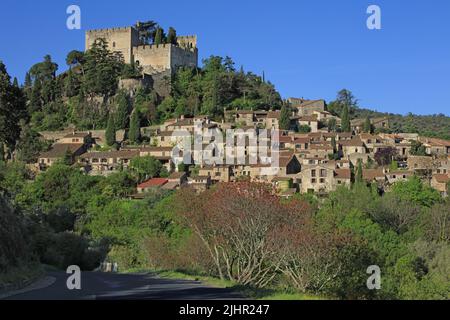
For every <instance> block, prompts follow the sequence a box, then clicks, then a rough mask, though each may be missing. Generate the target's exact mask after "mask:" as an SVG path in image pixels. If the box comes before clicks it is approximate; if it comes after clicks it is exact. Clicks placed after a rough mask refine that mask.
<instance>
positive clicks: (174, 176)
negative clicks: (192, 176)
mask: <svg viewBox="0 0 450 320" xmlns="http://www.w3.org/2000/svg"><path fill="white" fill-rule="evenodd" d="M185 175H186V172H174V173H172V174H171V175H170V176H169V178H167V179H169V180H178V179H181V178H182V177H184V176H185Z"/></svg>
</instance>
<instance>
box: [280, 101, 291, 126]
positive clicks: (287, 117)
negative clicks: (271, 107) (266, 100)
mask: <svg viewBox="0 0 450 320" xmlns="http://www.w3.org/2000/svg"><path fill="white" fill-rule="evenodd" d="M290 127H291V113H290V110H289V107H288V106H286V105H284V106H283V107H281V112H280V129H281V130H289V129H290Z"/></svg>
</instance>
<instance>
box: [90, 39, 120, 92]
mask: <svg viewBox="0 0 450 320" xmlns="http://www.w3.org/2000/svg"><path fill="white" fill-rule="evenodd" d="M123 66H124V62H123V56H122V55H121V54H120V53H118V52H111V51H110V50H109V49H108V43H107V42H106V40H105V39H97V40H96V41H95V42H94V44H93V45H92V47H91V49H89V50H88V51H87V52H86V54H85V63H84V72H85V74H84V77H83V85H82V88H83V91H84V93H86V94H88V95H91V96H93V95H103V96H104V97H110V96H112V95H114V94H115V92H116V90H117V84H118V78H119V75H120V74H121V72H122V70H123Z"/></svg>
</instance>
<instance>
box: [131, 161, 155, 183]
mask: <svg viewBox="0 0 450 320" xmlns="http://www.w3.org/2000/svg"><path fill="white" fill-rule="evenodd" d="M130 167H131V169H132V170H133V171H134V172H135V173H136V174H137V177H138V180H139V181H144V180H146V179H149V178H153V177H158V176H159V174H160V173H161V170H162V164H161V162H160V161H159V160H157V159H156V158H154V157H151V156H146V157H136V158H134V159H132V160H131V166H130Z"/></svg>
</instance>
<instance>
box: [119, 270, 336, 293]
mask: <svg viewBox="0 0 450 320" xmlns="http://www.w3.org/2000/svg"><path fill="white" fill-rule="evenodd" d="M123 272H124V273H149V274H155V275H158V276H159V277H161V278H166V279H174V280H191V281H200V282H202V283H204V284H206V285H209V286H212V287H216V288H230V289H233V290H236V291H237V292H240V293H241V294H242V295H243V296H244V297H246V298H248V299H252V300H329V299H328V298H325V297H320V296H314V295H310V294H304V293H298V292H288V291H286V290H281V289H276V288H274V289H270V288H268V289H259V288H252V287H248V286H242V285H239V284H236V283H234V282H232V281H229V280H221V279H219V278H215V277H211V276H202V275H195V274H190V273H187V272H184V271H180V270H177V271H174V270H148V269H140V268H134V269H129V270H126V271H123Z"/></svg>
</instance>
